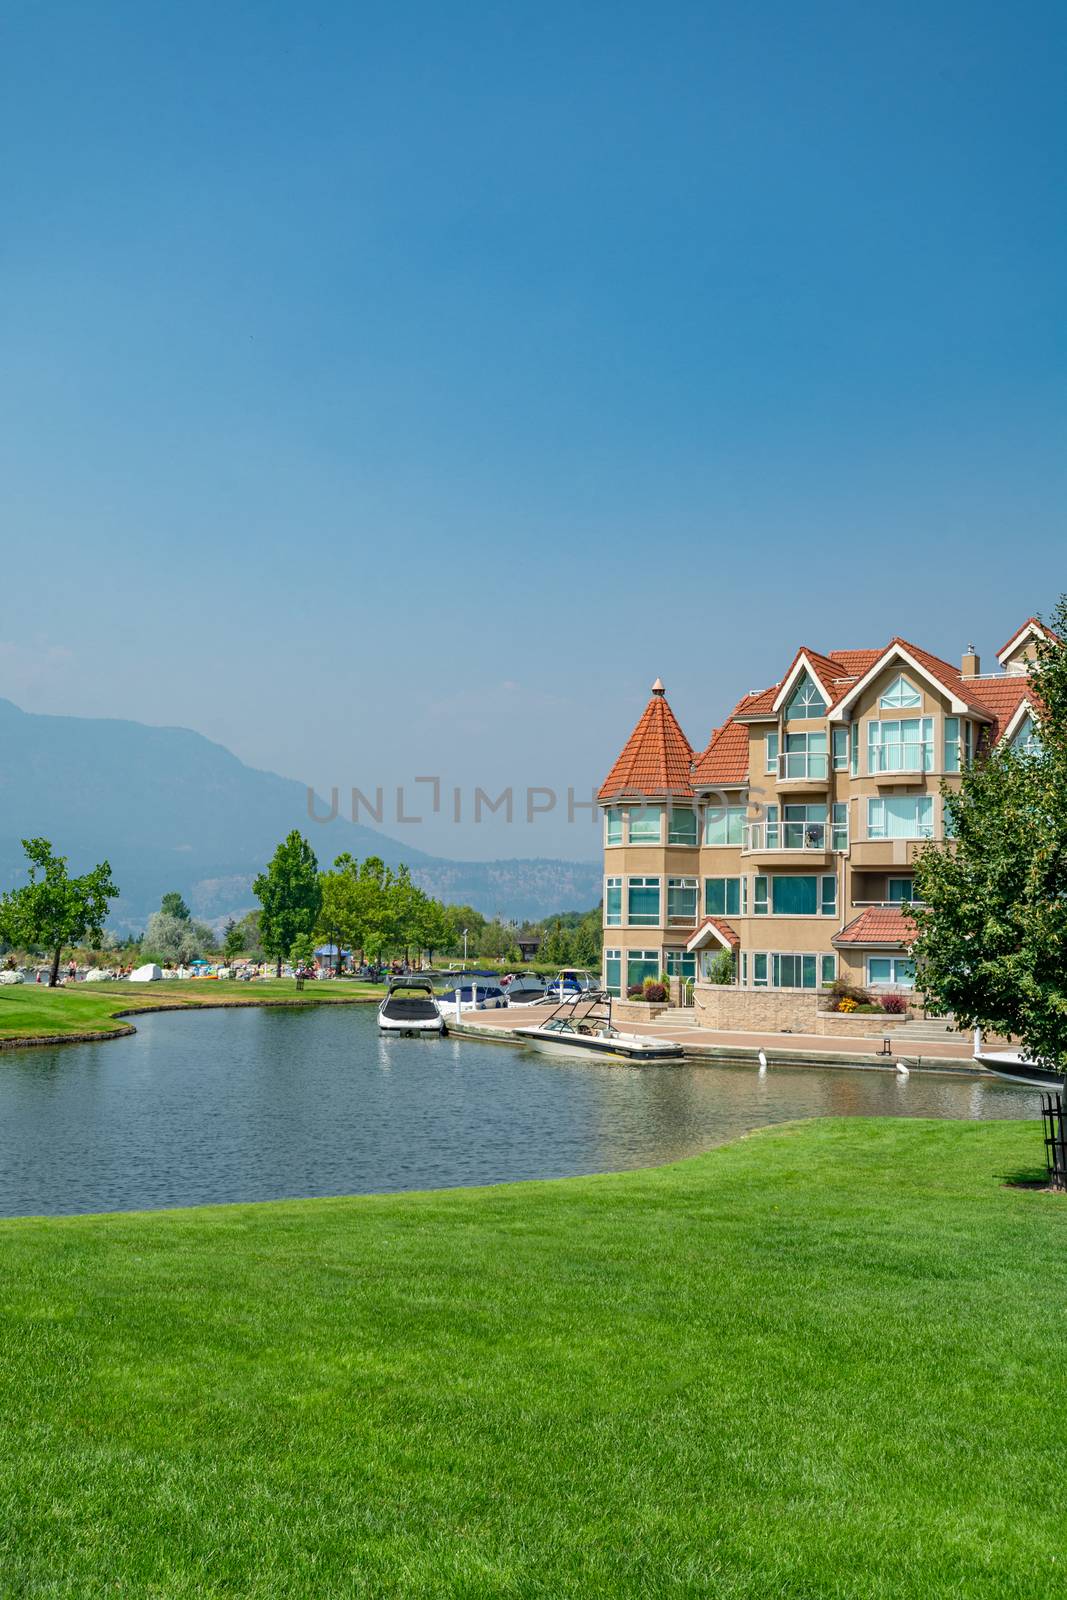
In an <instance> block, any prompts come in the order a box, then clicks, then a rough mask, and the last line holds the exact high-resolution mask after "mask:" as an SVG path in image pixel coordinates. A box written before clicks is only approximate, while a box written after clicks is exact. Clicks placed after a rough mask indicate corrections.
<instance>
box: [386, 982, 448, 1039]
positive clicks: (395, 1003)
mask: <svg viewBox="0 0 1067 1600" xmlns="http://www.w3.org/2000/svg"><path fill="white" fill-rule="evenodd" d="M378 1026H379V1028H381V1029H382V1030H383V1031H384V1032H386V1033H406V1034H417V1033H444V1031H445V1019H444V1017H443V1016H442V1014H441V1007H440V1006H439V1005H438V1003H437V998H436V996H435V994H434V992H433V984H432V983H431V982H430V980H429V978H419V977H414V976H408V977H404V978H390V979H389V985H388V988H387V989H386V991H385V998H384V1000H383V1001H382V1003H381V1005H380V1006H379V1007H378Z"/></svg>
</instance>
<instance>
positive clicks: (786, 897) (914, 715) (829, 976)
mask: <svg viewBox="0 0 1067 1600" xmlns="http://www.w3.org/2000/svg"><path fill="white" fill-rule="evenodd" d="M1043 635H1044V636H1046V637H1048V635H1047V634H1046V632H1045V630H1044V628H1043V627H1042V624H1041V623H1040V622H1038V621H1037V620H1036V619H1035V618H1030V619H1028V621H1027V622H1026V623H1024V624H1023V626H1022V627H1021V628H1020V629H1018V630H1017V631H1016V633H1015V634H1014V635H1013V636H1012V638H1011V639H1009V641H1008V643H1007V644H1006V645H1005V646H1004V647H1003V648H1002V649H1001V650H1000V651H999V652H998V654H997V670H996V671H994V672H983V671H982V666H981V661H980V659H979V657H978V655H977V654H976V653H975V651H974V647H973V646H971V645H969V646H968V647H967V650H966V652H965V653H964V655H963V657H962V660H961V663H960V665H959V666H958V667H955V666H953V665H951V664H950V663H949V662H947V661H944V660H942V659H941V658H940V657H939V656H936V655H933V654H932V653H931V652H930V651H928V650H924V649H922V648H921V647H920V646H918V645H916V644H913V643H910V642H909V641H908V640H906V639H900V638H894V639H891V640H890V641H889V643H888V644H887V645H885V646H883V647H882V648H881V649H862V650H860V649H849V650H829V651H826V652H823V651H818V650H811V649H807V648H802V649H799V650H798V651H797V652H796V654H795V656H794V657H793V660H792V662H791V663H790V664H789V666H788V669H787V670H786V672H785V674H784V676H783V677H782V678H781V680H780V681H779V682H778V683H775V684H772V685H771V687H770V688H767V689H761V690H754V691H753V692H752V693H750V694H747V695H745V696H744V697H743V699H742V700H741V701H740V702H739V703H738V704H737V705H736V706H735V707H734V709H733V710H732V711H731V713H730V715H729V716H728V717H727V718H726V720H725V722H723V723H722V724H721V726H719V727H717V728H715V729H714V730H713V732H712V734H711V737H710V738H709V739H708V741H707V743H706V745H705V746H704V747H703V748H702V749H700V750H697V749H695V748H694V747H693V746H692V745H690V743H689V740H688V739H687V737H686V735H685V733H684V732H683V731H682V728H681V727H680V725H679V723H678V721H677V718H676V717H675V715H674V713H673V712H672V710H671V708H670V705H669V703H668V701H667V697H666V693H665V691H664V688H663V685H662V683H660V682H659V681H658V680H657V681H656V683H655V684H654V685H653V688H652V696H651V699H650V700H649V702H648V705H647V706H646V707H645V710H644V712H643V714H642V716H641V718H640V720H639V722H638V724H637V726H636V727H635V728H634V731H633V733H632V734H631V735H630V737H629V739H628V740H627V741H626V744H625V746H624V747H623V750H622V752H621V753H620V755H619V758H618V760H617V761H616V762H615V765H614V766H613V767H612V769H611V772H610V773H609V774H608V776H607V778H606V779H605V780H604V783H603V785H602V786H601V789H600V792H599V800H600V804H601V807H602V810H603V814H604V974H603V976H604V982H605V985H606V987H607V988H608V989H610V990H611V991H612V992H613V993H615V994H624V993H625V992H626V989H627V987H628V986H630V985H632V984H635V983H639V982H641V981H642V980H643V979H644V978H645V977H647V976H649V975H658V974H659V973H660V972H667V973H669V974H671V976H684V977H691V978H695V979H696V981H697V985H698V990H699V989H701V988H703V986H704V985H705V984H708V982H709V979H710V978H711V976H712V969H713V966H714V968H715V977H716V978H717V979H719V980H720V982H721V980H722V977H723V968H724V966H725V967H726V968H727V970H728V972H732V983H733V985H734V986H737V987H741V988H746V989H812V990H814V989H819V988H822V987H823V986H824V985H826V984H828V983H831V982H832V981H833V980H834V979H835V978H836V977H838V976H839V975H841V976H845V975H847V977H848V978H849V979H850V980H852V981H853V982H855V983H856V984H857V985H861V986H865V987H870V988H875V989H908V988H910V987H911V986H912V985H913V984H914V976H915V975H914V966H913V963H912V961H911V959H910V957H909V941H910V926H911V925H910V923H909V922H908V919H907V917H906V915H905V913H904V911H903V910H902V907H904V906H906V905H907V903H908V902H910V900H911V899H912V894H913V889H912V882H913V874H914V868H915V860H916V855H917V853H918V851H919V850H920V849H921V847H922V844H923V842H924V841H926V840H929V839H940V838H943V837H944V834H945V821H946V819H945V816H944V810H943V802H942V797H941V787H942V783H943V782H947V784H948V785H949V786H950V787H951V786H954V785H958V783H959V773H960V770H961V768H962V767H964V766H965V765H966V764H967V762H969V761H970V760H972V759H973V758H974V756H975V754H976V753H978V752H979V751H981V750H982V749H983V748H984V747H987V746H988V745H990V744H996V743H998V742H1000V741H1003V740H1012V741H1018V742H1019V743H1020V744H1025V743H1027V742H1028V741H1030V740H1032V738H1033V737H1034V724H1033V720H1032V711H1033V690H1032V686H1031V680H1030V676H1029V669H1030V665H1031V663H1032V661H1033V658H1034V655H1035V649H1036V644H1037V641H1038V640H1039V639H1040V638H1041V637H1042V636H1043ZM722 952H727V956H724V955H723V954H722ZM731 963H732V966H731ZM709 993H710V986H709Z"/></svg>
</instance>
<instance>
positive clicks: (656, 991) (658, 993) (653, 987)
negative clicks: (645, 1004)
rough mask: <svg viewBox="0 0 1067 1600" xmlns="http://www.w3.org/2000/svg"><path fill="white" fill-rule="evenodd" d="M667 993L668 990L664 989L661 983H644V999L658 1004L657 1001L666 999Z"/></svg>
mask: <svg viewBox="0 0 1067 1600" xmlns="http://www.w3.org/2000/svg"><path fill="white" fill-rule="evenodd" d="M668 993H669V990H667V989H665V988H664V987H663V984H662V983H649V984H646V985H645V999H646V1000H648V1001H649V1002H651V1003H655V1004H658V1003H659V1001H661V1000H666V998H667V995H668Z"/></svg>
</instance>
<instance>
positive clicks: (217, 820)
mask: <svg viewBox="0 0 1067 1600" xmlns="http://www.w3.org/2000/svg"><path fill="white" fill-rule="evenodd" d="M326 810H327V808H326V806H325V805H324V804H322V803H321V802H320V803H319V805H318V807H317V811H318V814H319V815H323V816H324V815H325V814H326ZM291 828H299V829H300V831H301V832H302V833H304V834H305V835H306V836H307V837H308V838H309V839H310V840H311V843H312V847H313V848H314V850H315V852H316V854H317V855H318V857H319V860H320V861H321V862H323V863H327V862H331V861H333V859H334V857H335V856H337V855H340V853H341V852H342V851H344V850H347V851H349V852H350V853H351V854H352V855H353V856H356V857H358V858H360V859H362V858H363V857H365V856H368V855H377V856H381V858H382V860H383V861H385V862H386V863H387V865H389V866H394V867H395V866H398V865H399V864H400V863H401V862H406V864H407V865H408V866H409V867H410V869H411V874H412V877H413V878H414V879H415V881H416V882H417V883H418V884H419V885H420V887H422V888H423V889H425V890H426V891H427V892H428V893H430V894H433V895H435V896H436V897H437V898H438V899H441V900H444V901H447V902H449V903H451V904H464V905H472V906H474V907H475V909H476V910H478V911H481V912H482V913H483V914H484V915H485V916H497V915H500V916H503V917H506V918H515V919H525V918H529V919H531V920H536V919H538V918H541V917H545V916H548V915H550V914H551V913H552V912H554V911H562V910H565V909H581V908H585V907H588V906H592V905H595V904H596V903H597V901H598V900H599V898H600V892H601V868H600V866H599V864H598V863H596V862H588V863H586V862H576V861H559V860H536V859H529V860H499V861H450V860H447V859H443V858H441V857H437V856H431V855H427V854H426V853H425V851H422V850H417V849H415V848H414V846H412V845H408V844H401V843H400V842H399V841H398V840H396V839H393V838H390V836H389V835H388V834H385V833H381V832H379V831H378V830H377V829H376V828H369V827H366V826H365V825H363V824H361V823H353V822H348V821H345V820H344V819H343V818H342V817H337V818H336V819H335V820H334V821H332V822H330V823H316V822H313V821H310V820H309V818H308V805H307V788H306V786H305V785H304V784H301V783H299V782H297V781H296V779H294V778H282V777H279V776H278V774H277V773H274V772H261V771H258V770H257V769H256V768H254V767H248V766H245V764H244V762H242V761H240V760H238V758H237V757H236V756H235V755H234V754H233V753H232V752H231V751H229V750H227V749H226V748H225V747H224V746H223V745H220V744H215V743H213V742H212V741H211V740H210V739H205V738H204V737H203V735H202V734H199V733H194V732H192V731H191V730H190V729H188V728H153V727H148V726H146V725H145V724H143V723H139V722H124V721H119V720H113V719H111V718H95V717H94V718H90V717H63V716H42V715H38V714H36V713H32V712H26V711H22V710H20V709H19V707H18V706H16V705H14V704H13V703H12V702H11V701H10V700H3V699H0V887H2V888H9V887H11V886H12V885H14V884H17V883H20V882H24V881H25V879H24V877H23V873H24V870H25V858H24V855H23V851H22V846H21V843H20V841H21V840H22V839H23V838H26V837H30V836H31V835H44V837H45V838H47V839H50V840H51V842H52V844H53V846H54V847H55V848H56V849H57V850H58V851H59V852H60V853H61V854H62V855H65V856H67V857H69V859H70V863H71V870H72V871H84V870H86V869H87V868H88V867H89V866H92V865H94V864H95V863H96V862H97V861H100V860H103V859H104V858H105V857H106V858H107V860H108V861H110V863H111V867H112V873H113V876H114V878H115V881H116V883H118V885H119V887H120V889H121V891H122V893H121V896H120V898H119V899H118V900H117V901H116V902H115V903H114V904H113V906H112V914H111V924H112V926H113V927H115V928H116V929H118V930H123V931H125V930H139V929H140V928H143V926H144V923H145V920H146V918H147V917H148V915H149V913H150V912H152V911H154V910H156V909H157V908H158V906H159V901H160V897H161V895H163V894H165V893H166V892H167V891H168V890H171V889H177V890H178V891H179V892H180V893H181V894H182V895H183V896H184V897H185V899H186V900H187V902H188V904H189V906H190V908H191V909H192V911H193V914H194V915H195V916H197V917H198V918H201V919H202V920H204V921H207V922H211V923H213V924H216V925H218V924H221V923H222V922H223V921H224V920H225V919H226V918H227V917H228V916H238V917H239V916H241V915H243V914H244V913H245V912H246V911H248V910H250V909H252V908H253V907H254V906H255V904H256V901H255V897H254V896H253V894H252V880H253V878H254V877H255V875H256V874H257V873H258V872H260V871H261V870H262V868H263V866H264V865H265V864H266V862H267V861H268V860H269V858H270V856H271V855H272V853H273V851H274V848H275V846H276V845H277V844H278V842H279V840H281V839H282V838H284V836H285V834H286V833H288V832H289V830H290V829H291Z"/></svg>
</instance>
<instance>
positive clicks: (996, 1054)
mask: <svg viewBox="0 0 1067 1600" xmlns="http://www.w3.org/2000/svg"><path fill="white" fill-rule="evenodd" d="M974 1059H975V1060H976V1061H977V1062H978V1064H979V1066H982V1067H987V1068H988V1070H989V1071H990V1072H995V1073H996V1075H997V1077H998V1078H1006V1079H1007V1081H1008V1082H1009V1083H1021V1084H1024V1085H1025V1086H1026V1088H1027V1089H1045V1090H1046V1091H1051V1093H1053V1094H1058V1093H1060V1092H1061V1091H1062V1089H1063V1087H1064V1082H1065V1074H1064V1073H1062V1072H1057V1071H1056V1070H1055V1068H1054V1067H1046V1066H1044V1065H1043V1064H1042V1063H1041V1062H1040V1061H1031V1060H1030V1059H1029V1058H1028V1057H1027V1056H1024V1055H1023V1053H1022V1051H1021V1050H976V1051H975V1054H974Z"/></svg>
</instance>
